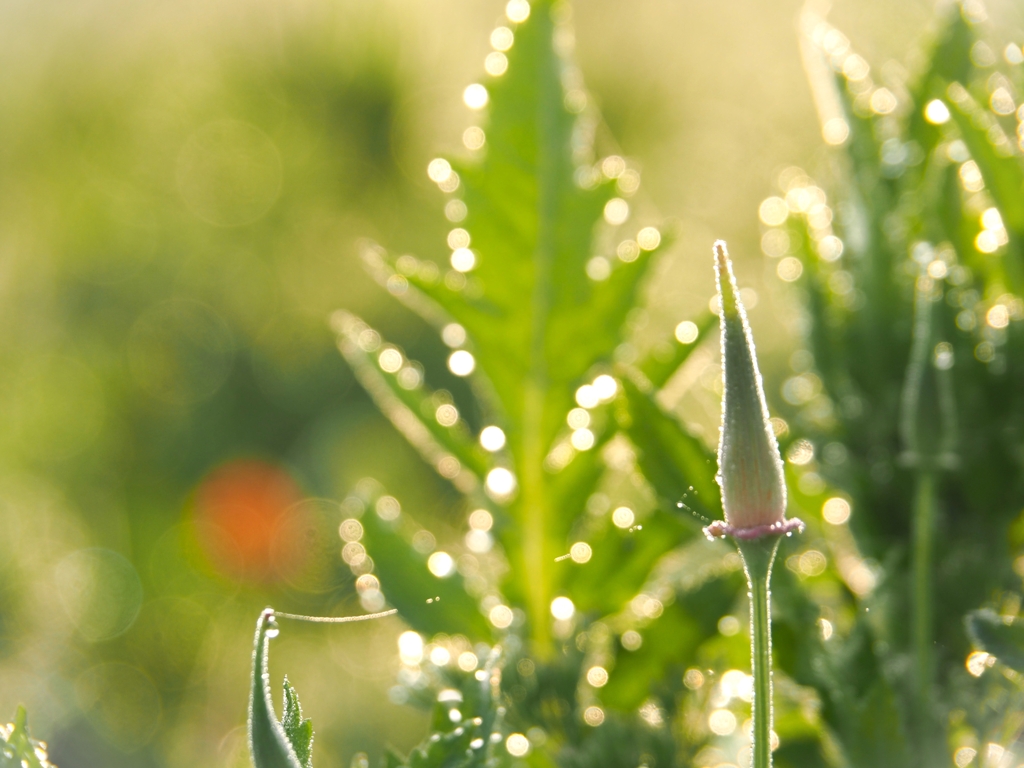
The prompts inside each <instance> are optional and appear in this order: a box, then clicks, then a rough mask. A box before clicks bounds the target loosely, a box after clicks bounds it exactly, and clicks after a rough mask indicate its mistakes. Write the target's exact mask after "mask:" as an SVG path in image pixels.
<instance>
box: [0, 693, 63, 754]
mask: <svg viewBox="0 0 1024 768" xmlns="http://www.w3.org/2000/svg"><path fill="white" fill-rule="evenodd" d="M0 768H54V766H53V763H51V762H50V761H49V759H48V757H47V754H46V743H45V742H42V741H36V740H35V739H33V738H32V737H31V736H29V735H28V714H27V713H26V712H25V708H24V707H18V709H17V712H15V714H14V722H13V723H8V724H7V725H3V726H0Z"/></svg>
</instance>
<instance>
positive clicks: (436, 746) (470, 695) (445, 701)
mask: <svg viewBox="0 0 1024 768" xmlns="http://www.w3.org/2000/svg"><path fill="white" fill-rule="evenodd" d="M499 661H500V658H499V657H498V655H497V654H495V655H493V656H492V657H491V658H490V659H488V660H487V661H486V663H485V664H484V666H483V669H482V671H483V672H484V675H483V676H482V678H481V679H477V678H476V676H475V675H473V674H468V675H460V676H459V678H458V679H456V680H451V681H450V682H451V683H452V687H448V688H445V689H444V695H441V696H439V697H438V701H437V703H436V704H435V706H434V712H433V716H432V718H431V720H432V725H431V730H432V733H431V734H430V735H429V736H428V737H427V738H426V739H424V740H423V742H421V743H420V745H419V746H417V747H416V748H415V749H413V750H412V752H410V753H409V756H408V758H405V759H403V758H402V757H401V756H400V755H398V754H397V753H395V752H389V753H388V754H387V755H385V758H384V766H385V767H386V768H398V767H399V766H407V767H408V768H481V767H482V766H489V767H490V768H497V767H498V766H504V765H507V764H508V763H509V762H510V755H509V753H508V751H507V750H506V749H505V744H504V739H503V738H499V739H497V740H494V739H492V738H491V736H492V734H494V733H497V734H499V736H500V735H502V734H501V728H502V723H501V716H500V712H501V711H502V710H500V709H499V706H498V702H497V701H496V700H495V694H496V692H497V687H496V686H492V683H491V675H492V673H493V672H494V671H495V666H496V665H497V664H498V663H499Z"/></svg>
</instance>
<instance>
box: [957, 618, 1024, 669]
mask: <svg viewBox="0 0 1024 768" xmlns="http://www.w3.org/2000/svg"><path fill="white" fill-rule="evenodd" d="M964 621H965V623H966V625H967V633H968V634H969V635H970V636H971V641H972V642H973V643H974V644H975V645H976V646H977V647H978V648H980V649H982V650H983V651H985V652H987V653H991V654H992V655H993V656H995V657H996V658H997V659H999V661H1001V662H1002V663H1003V664H1005V665H1006V666H1008V667H1010V668H1011V669H1014V670H1016V671H1017V672H1024V621H1020V620H1019V619H1012V620H1006V619H1004V618H1003V617H1002V616H1000V615H998V614H997V613H996V612H995V611H990V610H987V609H984V610H980V611H972V612H971V613H969V614H968V615H967V617H966V618H965V620H964Z"/></svg>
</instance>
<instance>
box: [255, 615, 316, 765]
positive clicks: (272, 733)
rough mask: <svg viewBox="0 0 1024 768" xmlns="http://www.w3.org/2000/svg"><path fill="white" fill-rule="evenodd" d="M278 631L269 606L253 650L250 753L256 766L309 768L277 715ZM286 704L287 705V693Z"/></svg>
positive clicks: (262, 617) (257, 628) (260, 625)
mask: <svg viewBox="0 0 1024 768" xmlns="http://www.w3.org/2000/svg"><path fill="white" fill-rule="evenodd" d="M278 631H279V630H278V627H277V622H276V621H275V620H274V612H273V611H271V610H269V609H268V610H266V611H263V613H261V614H260V618H259V620H258V621H257V622H256V639H255V641H254V643H253V651H252V680H251V686H250V692H249V753H250V755H251V756H252V762H253V765H254V766H255V768H308V764H306V763H302V762H300V761H299V757H298V755H297V754H296V750H295V747H294V746H293V745H292V743H291V741H289V739H288V735H287V734H286V733H285V730H284V727H283V726H282V725H281V723H280V721H278V719H277V716H276V715H275V714H274V704H273V701H272V699H271V691H270V641H271V639H272V638H274V637H277V633H278ZM285 703H286V705H287V696H286V699H285ZM297 703H298V702H297V701H296V704H297ZM310 739H312V733H311V734H310Z"/></svg>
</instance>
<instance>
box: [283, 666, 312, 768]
mask: <svg viewBox="0 0 1024 768" xmlns="http://www.w3.org/2000/svg"><path fill="white" fill-rule="evenodd" d="M283 710H284V711H283V712H282V714H281V726H282V727H283V728H284V734H285V736H286V737H287V738H288V741H289V742H291V745H292V748H294V750H295V756H296V757H297V758H298V760H299V764H300V765H301V766H302V768H313V721H312V720H310V719H309V718H308V717H307V718H306V719H305V720H303V719H302V707H301V706H300V705H299V695H298V694H297V693H296V692H295V689H294V688H293V687H292V685H291V683H289V682H288V677H287V676H285V678H284V708H283Z"/></svg>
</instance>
